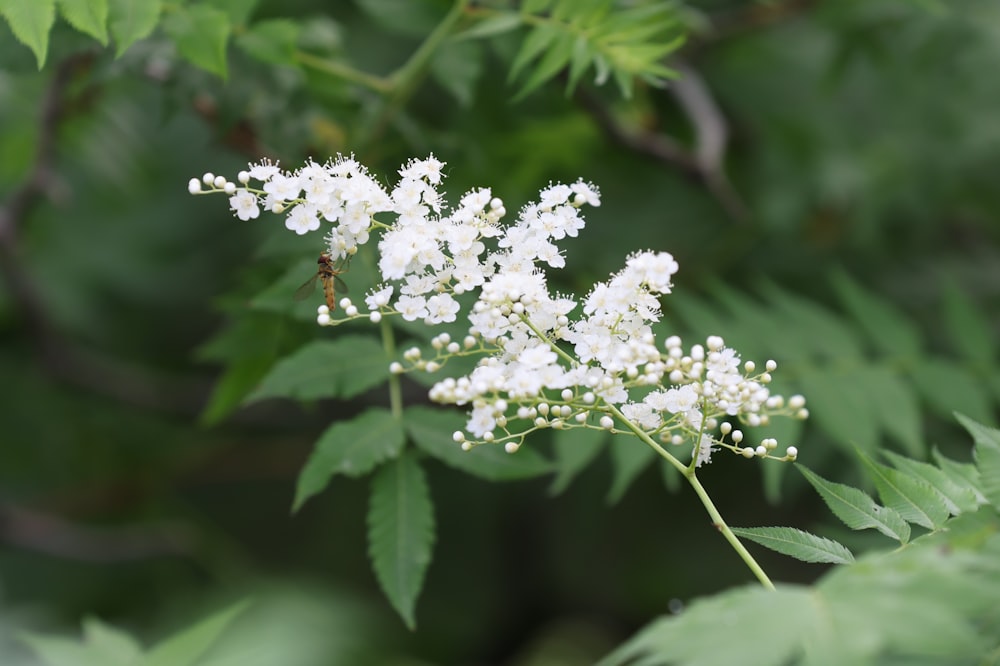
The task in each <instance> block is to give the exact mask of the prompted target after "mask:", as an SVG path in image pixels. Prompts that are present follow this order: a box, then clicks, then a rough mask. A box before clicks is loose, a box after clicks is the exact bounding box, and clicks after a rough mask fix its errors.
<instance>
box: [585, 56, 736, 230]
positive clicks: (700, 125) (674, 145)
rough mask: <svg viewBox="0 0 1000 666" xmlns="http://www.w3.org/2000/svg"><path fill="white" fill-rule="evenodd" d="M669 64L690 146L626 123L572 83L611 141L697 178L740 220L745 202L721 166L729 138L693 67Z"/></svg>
mask: <svg viewBox="0 0 1000 666" xmlns="http://www.w3.org/2000/svg"><path fill="white" fill-rule="evenodd" d="M673 67H674V68H675V69H677V70H678V71H679V72H680V74H681V76H680V78H679V80H677V81H674V82H673V83H671V86H670V91H671V93H672V94H673V96H674V97H675V98H676V99H677V104H678V106H679V107H680V109H681V111H683V112H684V115H685V117H686V118H687V120H688V122H689V123H691V126H692V128H693V129H694V133H695V145H694V149H693V150H691V149H688V148H687V147H685V146H684V145H683V144H681V143H680V142H679V141H677V140H676V139H674V138H673V137H671V136H669V135H666V134H663V133H661V132H657V131H654V130H647V129H645V128H642V127H638V126H626V125H625V124H624V123H623V122H621V121H620V120H619V119H618V118H617V117H616V116H615V115H614V113H613V112H612V111H611V109H610V108H609V107H608V106H607V105H606V104H605V103H604V102H603V101H602V100H601V99H599V98H598V97H597V96H596V95H595V94H593V93H591V92H589V91H587V90H585V89H583V88H578V91H577V99H578V100H579V101H580V103H581V104H582V105H583V107H584V108H585V109H586V110H587V111H588V112H589V113H590V114H591V116H593V118H594V119H595V120H596V121H597V123H598V125H599V126H600V127H601V129H603V130H604V132H605V134H607V135H608V136H609V137H610V138H611V139H612V140H613V141H615V142H616V143H619V144H620V145H622V146H624V147H625V148H627V149H629V150H632V151H634V152H637V153H640V154H643V155H648V156H649V157H652V158H653V159H655V160H658V161H660V162H663V163H664V164H667V165H669V166H671V167H672V168H674V169H677V170H679V171H681V172H682V173H684V174H686V175H688V176H691V177H693V178H695V179H697V180H698V181H699V182H701V183H702V185H704V187H705V188H706V189H707V190H708V191H709V193H710V194H711V195H712V196H713V197H714V198H715V200H716V201H718V202H719V205H720V206H722V208H723V209H724V210H725V211H726V213H727V214H728V215H729V216H730V217H731V218H733V219H734V220H737V221H742V220H744V219H746V216H747V210H746V206H745V205H744V204H743V200H742V199H741V198H740V196H739V195H738V194H737V192H736V191H735V190H734V189H733V188H732V186H731V185H730V183H729V179H728V178H727V177H726V174H725V170H724V168H723V161H724V158H725V153H726V145H727V143H728V140H729V125H728V123H727V122H726V118H725V116H724V115H723V114H722V112H721V111H720V110H719V107H718V105H717V104H716V103H715V99H714V97H713V96H712V94H711V91H710V90H709V89H708V86H706V85H705V82H704V80H703V79H702V78H701V76H700V75H699V74H698V72H697V71H695V70H694V69H693V68H691V67H689V66H687V65H684V64H677V63H674V64H673Z"/></svg>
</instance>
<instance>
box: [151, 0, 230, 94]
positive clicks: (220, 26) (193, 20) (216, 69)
mask: <svg viewBox="0 0 1000 666" xmlns="http://www.w3.org/2000/svg"><path fill="white" fill-rule="evenodd" d="M163 29H164V30H165V31H166V32H167V34H168V35H170V37H171V38H172V39H173V40H174V42H175V43H176V44H177V52H178V53H179V54H180V55H181V57H182V58H184V59H185V60H187V61H188V62H190V63H191V64H192V65H194V66H196V67H200V68H201V69H204V70H205V71H207V72H210V73H212V74H215V75H217V76H218V77H220V78H222V79H225V78H226V42H227V41H228V40H229V32H230V29H231V28H230V25H229V16H227V15H226V13H225V12H224V11H222V10H220V9H216V8H214V7H209V6H206V5H181V6H179V7H177V8H176V9H175V10H174V11H172V12H171V13H170V14H168V15H167V16H166V18H165V19H164V21H163Z"/></svg>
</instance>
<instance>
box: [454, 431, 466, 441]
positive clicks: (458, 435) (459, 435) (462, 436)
mask: <svg viewBox="0 0 1000 666" xmlns="http://www.w3.org/2000/svg"><path fill="white" fill-rule="evenodd" d="M451 438H452V440H453V441H454V442H455V443H457V444H460V443H462V442H464V441H465V433H464V432H462V431H461V430H456V431H455V432H453V433H451Z"/></svg>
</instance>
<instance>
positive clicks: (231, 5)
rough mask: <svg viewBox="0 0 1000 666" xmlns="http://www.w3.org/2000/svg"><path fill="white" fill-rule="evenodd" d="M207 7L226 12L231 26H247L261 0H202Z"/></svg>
mask: <svg viewBox="0 0 1000 666" xmlns="http://www.w3.org/2000/svg"><path fill="white" fill-rule="evenodd" d="M201 2H204V3H205V4H206V5H209V6H211V7H215V8H216V9H219V10H221V11H223V12H225V14H226V17H227V18H228V19H229V23H230V24H231V25H239V26H243V25H246V23H247V20H248V19H249V18H250V15H251V14H253V11H254V10H255V9H256V8H257V5H258V4H259V2H260V0H201Z"/></svg>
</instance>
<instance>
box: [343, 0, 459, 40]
mask: <svg viewBox="0 0 1000 666" xmlns="http://www.w3.org/2000/svg"><path fill="white" fill-rule="evenodd" d="M357 4H358V6H360V7H361V9H363V10H364V11H365V12H366V13H367V14H368V15H369V16H371V17H372V19H374V20H375V22H376V23H378V24H379V25H380V26H383V27H385V28H389V29H390V30H392V31H393V32H397V33H399V34H403V35H412V36H415V37H416V36H424V35H426V34H427V33H429V32H430V31H431V30H433V29H434V27H435V26H436V25H437V24H438V21H440V20H441V17H442V16H443V13H442V11H441V3H433V2H426V1H425V0H419V1H416V0H358V3H357Z"/></svg>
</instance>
